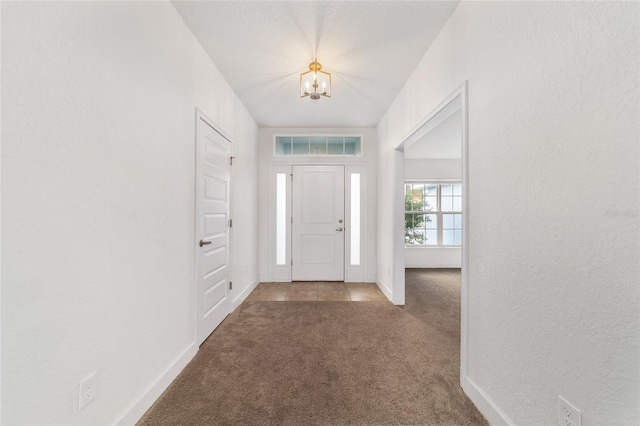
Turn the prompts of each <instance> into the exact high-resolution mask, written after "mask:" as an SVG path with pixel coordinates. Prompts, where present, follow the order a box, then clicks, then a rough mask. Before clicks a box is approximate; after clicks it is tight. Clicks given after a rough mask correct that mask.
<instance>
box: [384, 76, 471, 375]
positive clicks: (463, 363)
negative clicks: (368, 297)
mask: <svg viewBox="0 0 640 426" xmlns="http://www.w3.org/2000/svg"><path fill="white" fill-rule="evenodd" d="M468 93H469V90H468V82H467V81H466V80H465V81H464V82H463V83H462V84H461V85H460V86H458V88H456V89H455V90H454V91H453V92H452V93H451V94H450V95H449V96H447V98H446V99H445V100H444V101H442V102H441V103H440V104H439V105H438V106H437V107H436V108H434V109H433V110H432V111H431V112H430V113H429V114H427V115H426V116H425V118H424V119H422V120H421V121H420V122H419V123H418V124H417V125H416V126H415V127H414V128H413V129H412V130H411V131H410V132H409V133H408V134H407V136H406V137H405V138H403V139H402V140H401V142H400V143H399V144H398V145H397V146H396V147H395V149H394V152H395V153H396V156H395V158H394V159H395V160H396V161H395V179H394V183H395V184H394V187H393V188H394V191H395V193H394V196H393V199H394V206H393V211H394V217H393V221H394V253H393V259H394V261H393V264H394V282H393V290H394V293H395V292H396V291H399V290H401V291H402V292H403V294H402V300H403V302H404V220H400V218H401V217H403V216H400V215H401V214H404V203H403V200H400V201H398V192H400V193H402V194H403V193H404V188H403V187H402V186H400V188H398V186H399V185H398V183H402V184H403V183H404V149H405V148H406V147H407V146H410V145H411V144H412V143H415V142H416V141H417V140H419V139H420V138H421V137H422V136H424V135H425V134H426V133H427V132H428V131H429V130H431V129H433V128H434V127H435V126H436V125H437V124H439V123H440V122H442V121H443V120H444V119H445V118H446V117H448V116H450V115H451V114H452V113H453V112H455V111H457V110H458V109H460V110H461V115H462V118H461V119H462V137H461V139H462V141H461V143H462V263H461V266H462V268H461V281H462V282H461V287H460V384H461V385H463V384H464V380H463V378H466V377H467V372H468V364H467V363H468V354H467V349H468V347H467V341H468V335H467V333H468V321H469V319H468V310H469V306H468V304H469V301H468V293H469V267H468V265H469V243H468V242H469V213H470V210H469V135H468V133H469V128H468V126H469V112H468ZM439 114H441V116H439ZM434 118H435V121H434V122H432V123H429V122H430V121H431V120H432V119H434ZM423 126H425V127H424V129H423ZM398 156H400V158H401V160H402V161H400V162H398V161H397V158H398ZM400 243H402V248H403V250H397V249H396V246H398V245H399V244H400ZM396 270H397V273H396ZM400 271H401V273H400ZM400 275H402V276H400ZM393 296H394V303H396V300H399V299H400V295H396V294H394V295H393Z"/></svg>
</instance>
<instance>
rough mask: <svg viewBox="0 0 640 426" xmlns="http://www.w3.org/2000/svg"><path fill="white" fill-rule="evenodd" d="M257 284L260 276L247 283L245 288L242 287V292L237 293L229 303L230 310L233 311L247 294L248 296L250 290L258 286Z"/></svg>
mask: <svg viewBox="0 0 640 426" xmlns="http://www.w3.org/2000/svg"><path fill="white" fill-rule="evenodd" d="M258 284H260V277H256V278H255V279H254V280H253V281H252V282H251V284H249V286H248V287H247V288H245V289H244V291H243V292H242V293H240V294H239V295H238V297H236V298H235V299H234V300H233V303H232V305H231V312H233V311H235V310H236V308H237V307H238V306H240V304H241V303H242V302H244V300H245V299H246V298H247V296H249V294H251V292H252V291H253V290H254V289H255V288H256V287H257V286H258Z"/></svg>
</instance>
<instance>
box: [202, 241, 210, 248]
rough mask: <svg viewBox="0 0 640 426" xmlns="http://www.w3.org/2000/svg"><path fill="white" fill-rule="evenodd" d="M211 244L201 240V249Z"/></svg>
mask: <svg viewBox="0 0 640 426" xmlns="http://www.w3.org/2000/svg"><path fill="white" fill-rule="evenodd" d="M209 244H211V241H203V240H200V247H202V246H208V245H209Z"/></svg>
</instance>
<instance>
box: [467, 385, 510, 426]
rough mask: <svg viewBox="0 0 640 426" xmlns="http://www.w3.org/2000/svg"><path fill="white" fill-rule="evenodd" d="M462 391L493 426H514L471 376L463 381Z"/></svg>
mask: <svg viewBox="0 0 640 426" xmlns="http://www.w3.org/2000/svg"><path fill="white" fill-rule="evenodd" d="M461 382H462V383H461V385H462V389H463V390H464V393H466V394H467V396H468V397H469V399H470V400H471V402H473V403H474V404H475V406H476V408H477V409H478V410H479V411H480V412H481V413H482V415H483V416H484V417H485V418H486V419H487V420H488V421H489V423H490V424H491V425H493V426H496V425H508V426H512V425H514V424H515V423H514V422H512V421H511V419H510V418H509V417H508V416H507V415H506V414H505V413H504V411H502V409H500V407H498V405H497V404H496V403H495V401H494V400H493V399H491V397H489V395H487V394H486V393H485V392H484V391H483V390H482V389H481V388H480V387H478V385H476V384H475V383H474V382H473V381H472V380H471V379H470V378H469V376H466V377H463V378H462V380H461Z"/></svg>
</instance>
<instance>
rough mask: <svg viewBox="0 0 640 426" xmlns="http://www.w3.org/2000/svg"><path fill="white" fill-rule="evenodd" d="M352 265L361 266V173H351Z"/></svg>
mask: <svg viewBox="0 0 640 426" xmlns="http://www.w3.org/2000/svg"><path fill="white" fill-rule="evenodd" d="M350 227H351V256H350V257H351V264H352V265H359V264H360V173H351V224H350Z"/></svg>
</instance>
